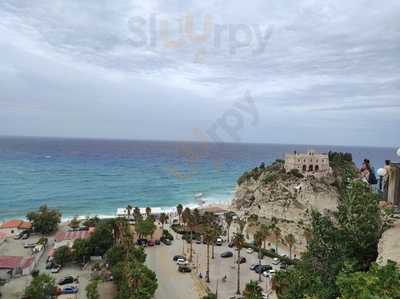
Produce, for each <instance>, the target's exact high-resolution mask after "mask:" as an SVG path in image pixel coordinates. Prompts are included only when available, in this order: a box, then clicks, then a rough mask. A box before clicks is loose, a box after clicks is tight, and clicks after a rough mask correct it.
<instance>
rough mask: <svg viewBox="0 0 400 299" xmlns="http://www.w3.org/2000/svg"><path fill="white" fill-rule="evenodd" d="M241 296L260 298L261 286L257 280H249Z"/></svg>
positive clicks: (248, 298)
mask: <svg viewBox="0 0 400 299" xmlns="http://www.w3.org/2000/svg"><path fill="white" fill-rule="evenodd" d="M243 296H244V298H245V299H262V298H263V296H262V288H261V287H260V286H259V285H258V283H257V281H254V280H251V281H250V282H249V283H247V284H246V287H245V289H244V291H243Z"/></svg>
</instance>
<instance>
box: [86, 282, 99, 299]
mask: <svg viewBox="0 0 400 299" xmlns="http://www.w3.org/2000/svg"><path fill="white" fill-rule="evenodd" d="M97 286H98V281H97V280H93V281H92V282H90V283H89V284H88V285H87V286H86V297H87V299H99V298H100V294H99V291H98V289H97Z"/></svg>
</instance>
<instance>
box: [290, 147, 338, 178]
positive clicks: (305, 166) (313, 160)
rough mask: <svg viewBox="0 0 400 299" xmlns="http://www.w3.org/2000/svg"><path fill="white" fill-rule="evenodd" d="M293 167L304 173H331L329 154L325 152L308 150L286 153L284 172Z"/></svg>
mask: <svg viewBox="0 0 400 299" xmlns="http://www.w3.org/2000/svg"><path fill="white" fill-rule="evenodd" d="M295 169H296V170H298V171H299V172H301V173H303V174H304V175H309V174H320V175H327V174H330V173H332V168H331V167H330V166H329V156H328V155H327V154H319V153H317V152H315V151H308V152H307V153H305V154H300V153H297V152H294V153H293V154H286V156H285V170H286V172H289V171H292V170H295Z"/></svg>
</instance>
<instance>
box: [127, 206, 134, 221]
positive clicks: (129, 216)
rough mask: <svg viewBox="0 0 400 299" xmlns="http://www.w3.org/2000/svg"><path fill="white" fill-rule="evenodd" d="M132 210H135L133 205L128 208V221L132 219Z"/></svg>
mask: <svg viewBox="0 0 400 299" xmlns="http://www.w3.org/2000/svg"><path fill="white" fill-rule="evenodd" d="M132 210H133V208H132V206H131V205H128V206H127V207H126V212H127V214H128V219H131V215H132Z"/></svg>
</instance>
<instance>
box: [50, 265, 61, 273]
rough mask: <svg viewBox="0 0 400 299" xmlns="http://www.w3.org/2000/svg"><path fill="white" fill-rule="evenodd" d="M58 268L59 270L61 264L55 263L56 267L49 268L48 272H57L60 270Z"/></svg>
mask: <svg viewBox="0 0 400 299" xmlns="http://www.w3.org/2000/svg"><path fill="white" fill-rule="evenodd" d="M60 270H61V266H60V265H57V266H56V267H54V268H51V270H50V272H51V273H58V272H60Z"/></svg>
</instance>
